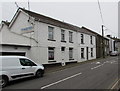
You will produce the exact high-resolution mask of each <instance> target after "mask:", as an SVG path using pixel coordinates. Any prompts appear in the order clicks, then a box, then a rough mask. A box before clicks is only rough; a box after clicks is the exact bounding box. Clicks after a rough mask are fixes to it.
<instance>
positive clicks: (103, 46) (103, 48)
mask: <svg viewBox="0 0 120 91" xmlns="http://www.w3.org/2000/svg"><path fill="white" fill-rule="evenodd" d="M103 27H104V25H102V50H103V58H105V44H104V29H103Z"/></svg>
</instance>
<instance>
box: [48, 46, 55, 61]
mask: <svg viewBox="0 0 120 91" xmlns="http://www.w3.org/2000/svg"><path fill="white" fill-rule="evenodd" d="M54 49H55V48H54V47H49V48H48V60H54Z"/></svg>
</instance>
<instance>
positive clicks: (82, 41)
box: [80, 34, 84, 44]
mask: <svg viewBox="0 0 120 91" xmlns="http://www.w3.org/2000/svg"><path fill="white" fill-rule="evenodd" d="M80 36H81V44H84V34H80Z"/></svg>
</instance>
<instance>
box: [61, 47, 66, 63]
mask: <svg viewBox="0 0 120 91" xmlns="http://www.w3.org/2000/svg"><path fill="white" fill-rule="evenodd" d="M61 56H62V62H64V60H65V47H61Z"/></svg>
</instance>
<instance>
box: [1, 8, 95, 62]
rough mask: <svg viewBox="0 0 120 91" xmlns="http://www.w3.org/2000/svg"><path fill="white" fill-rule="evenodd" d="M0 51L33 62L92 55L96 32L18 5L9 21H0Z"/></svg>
mask: <svg viewBox="0 0 120 91" xmlns="http://www.w3.org/2000/svg"><path fill="white" fill-rule="evenodd" d="M0 34H1V41H2V42H1V50H0V52H1V54H2V55H22V56H27V57H29V58H31V59H33V60H36V62H37V63H42V64H52V63H66V62H82V61H86V60H91V59H96V35H95V33H93V32H92V31H91V30H89V29H87V28H85V27H82V28H80V27H77V26H74V25H71V24H68V23H65V22H62V21H58V20H56V19H53V18H50V17H47V16H44V15H41V14H38V13H35V12H32V11H28V10H26V9H23V8H19V9H18V10H17V12H16V14H15V15H14V17H13V19H12V20H11V22H10V23H8V22H4V21H3V22H2V23H1V30H0Z"/></svg>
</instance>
